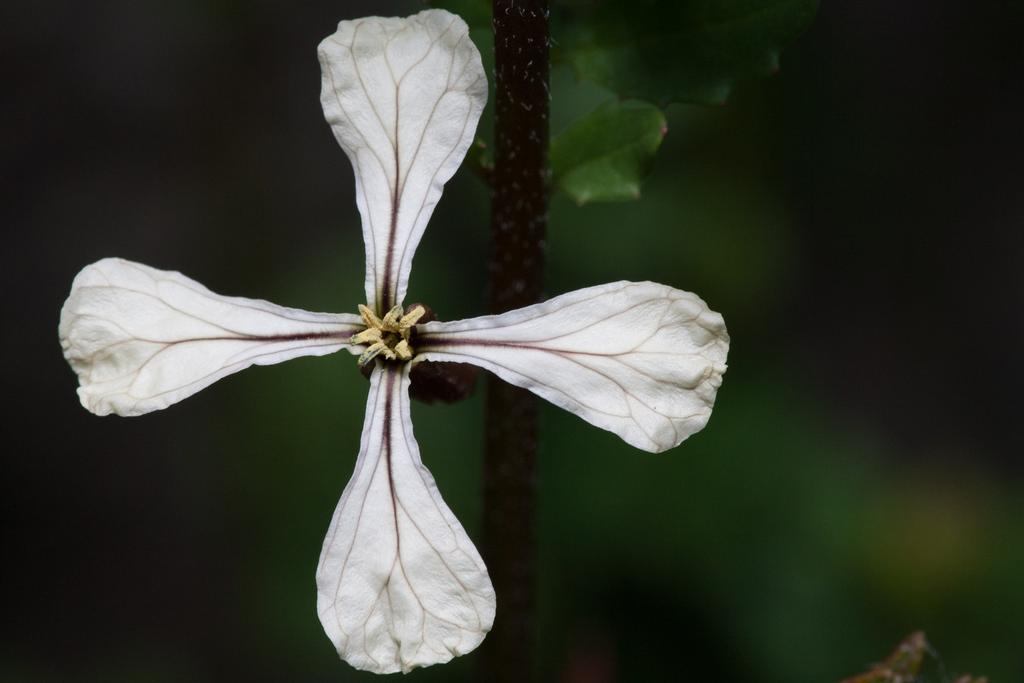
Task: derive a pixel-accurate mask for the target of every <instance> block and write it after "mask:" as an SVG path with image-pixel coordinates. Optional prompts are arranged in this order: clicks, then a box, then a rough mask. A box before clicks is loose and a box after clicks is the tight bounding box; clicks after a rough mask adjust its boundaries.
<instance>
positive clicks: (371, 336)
mask: <svg viewBox="0 0 1024 683" xmlns="http://www.w3.org/2000/svg"><path fill="white" fill-rule="evenodd" d="M425 313H426V309H424V308H423V306H419V305H415V306H411V307H410V308H409V312H408V313H405V312H404V311H403V310H402V307H401V306H395V307H394V308H392V309H391V310H390V311H388V312H387V315H385V316H384V317H383V318H378V317H377V314H376V313H374V312H373V311H371V310H370V309H369V308H367V307H366V306H362V305H360V306H359V315H360V316H361V317H362V318H363V324H365V325H366V329H365V330H363V331H362V332H360V333H359V334H356V335H353V336H352V337H351V338H350V339H349V343H350V344H365V345H366V350H365V351H363V353H362V355H360V356H359V364H360V365H366V364H367V363H369V362H370V361H371V360H373V359H374V358H376V357H377V356H384V358H387V359H388V360H398V361H406V360H409V359H410V358H412V347H411V346H410V345H409V338H410V337H411V336H412V330H413V328H414V327H416V323H417V322H418V321H419V319H420V318H422V317H423V315H424V314H425Z"/></svg>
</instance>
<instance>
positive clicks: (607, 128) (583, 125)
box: [551, 101, 667, 204]
mask: <svg viewBox="0 0 1024 683" xmlns="http://www.w3.org/2000/svg"><path fill="white" fill-rule="evenodd" d="M666 130H667V129H666V125H665V115H664V114H663V113H662V112H661V110H660V109H659V108H658V107H655V106H654V105H652V104H648V103H646V102H629V101H627V102H618V101H612V102H606V103H605V104H603V105H601V106H600V107H598V108H597V109H595V110H594V111H592V112H591V113H590V114H588V115H586V116H584V117H583V118H582V119H580V120H579V121H577V122H576V123H574V124H572V125H571V126H570V127H569V128H568V129H567V130H566V131H565V132H563V133H561V134H560V135H558V136H556V137H555V138H554V139H553V140H552V141H551V169H552V172H553V176H554V183H555V185H556V186H557V187H559V188H560V189H562V190H563V191H564V192H565V193H566V194H568V195H569V196H570V197H572V198H573V199H574V200H575V201H576V202H577V203H578V204H585V203H587V202H588V201H623V200H629V199H636V198H638V197H639V196H640V181H641V180H642V179H643V178H644V176H646V175H647V173H648V171H649V170H650V167H651V162H652V160H653V159H654V153H655V152H656V151H657V149H658V146H659V145H661V140H662V138H663V137H664V136H665V132H666Z"/></svg>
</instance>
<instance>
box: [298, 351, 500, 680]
mask: <svg viewBox="0 0 1024 683" xmlns="http://www.w3.org/2000/svg"><path fill="white" fill-rule="evenodd" d="M316 583H317V612H318V613H319V615H320V622H321V623H322V624H323V627H324V630H325V631H326V632H327V636H328V637H329V638H330V639H331V641H332V642H333V643H334V646H335V647H336V648H337V650H338V654H339V655H341V657H342V659H344V660H345V661H347V662H348V663H349V664H351V665H352V666H354V667H356V668H358V669H366V670H368V671H373V672H375V673H393V672H396V671H409V670H410V669H412V668H414V667H417V666H429V665H430V664H439V663H441V662H447V661H448V660H449V659H451V658H452V657H454V656H457V655H462V654H465V653H467V652H469V651H471V650H473V649H474V648H475V647H476V646H477V645H479V644H480V642H481V641H482V640H483V638H484V636H485V635H486V633H487V631H489V630H490V628H491V624H492V623H493V621H494V608H495V601H494V589H493V588H492V587H491V581H490V578H489V577H488V575H487V569H486V568H485V567H484V563H483V560H481V559H480V554H479V553H478V552H477V551H476V548H475V547H474V546H473V542H472V541H471V540H470V539H469V537H468V536H467V535H466V532H465V530H464V529H463V528H462V525H461V524H459V521H458V520H457V519H455V515H453V514H452V512H451V510H449V509H448V506H447V505H445V502H444V501H443V500H442V499H441V494H440V493H439V492H438V490H437V485H436V484H435V483H434V478H433V477H432V476H431V475H430V472H429V471H427V468H426V467H424V466H423V463H422V461H421V460H420V453H419V447H418V446H417V444H416V439H415V438H414V437H413V433H412V420H411V418H410V415H409V364H405V366H404V367H403V368H399V367H397V366H395V365H393V364H378V366H377V367H376V368H375V369H374V371H373V375H372V376H371V378H370V393H369V396H368V398H367V404H366V421H365V423H364V426H363V436H362V443H361V445H360V450H359V458H358V459H357V460H356V466H355V472H354V473H353V475H352V479H351V480H350V481H349V483H348V485H347V486H346V487H345V492H344V493H343V494H342V496H341V501H340V502H339V503H338V507H337V508H336V509H335V511H334V517H333V519H332V520H331V526H330V528H329V529H328V531H327V537H326V538H325V539H324V547H323V551H322V552H321V554H320V564H319V566H318V567H317V573H316Z"/></svg>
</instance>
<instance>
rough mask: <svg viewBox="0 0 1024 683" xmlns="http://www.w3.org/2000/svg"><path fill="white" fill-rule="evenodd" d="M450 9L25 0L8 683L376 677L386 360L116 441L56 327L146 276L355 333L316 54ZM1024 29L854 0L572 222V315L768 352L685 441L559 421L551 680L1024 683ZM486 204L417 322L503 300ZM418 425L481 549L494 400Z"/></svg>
mask: <svg viewBox="0 0 1024 683" xmlns="http://www.w3.org/2000/svg"><path fill="white" fill-rule="evenodd" d="M418 7H419V6H418V5H416V4H414V3H409V2H406V3H383V2H380V3H376V2H375V3H371V2H333V3H332V2H324V1H320V0H318V1H316V2H305V3H301V4H292V3H282V2H272V1H270V0H260V1H257V2H244V3H243V2H236V1H227V0H221V1H219V2H209V1H199V0H178V1H177V2H174V3H157V2H127V1H126V0H102V1H98V2H89V3H72V2H65V3H62V2H46V1H43V2H36V3H7V4H5V5H4V6H3V8H2V9H0V38H2V41H0V44H2V45H3V48H2V50H3V54H4V60H3V62H4V68H5V72H6V76H5V87H6V90H7V93H6V95H5V97H4V101H5V106H4V107H2V108H0V125H2V130H3V131H4V135H3V139H2V142H0V169H2V170H0V178H2V179H3V187H4V189H3V192H4V195H5V196H4V201H3V206H2V208H0V212H2V222H0V225H2V229H3V231H4V253H5V255H6V256H7V257H8V262H7V264H6V265H5V267H4V268H3V269H2V274H0V277H2V278H3V285H4V290H3V291H4V292H5V305H4V309H5V316H4V318H5V322H4V332H5V334H4V335H3V341H2V343H3V351H4V357H5V359H6V362H5V363H4V364H3V369H2V373H3V383H4V388H5V391H4V402H5V406H4V432H5V439H4V440H5V442H6V444H7V446H6V448H5V449H4V451H5V454H4V456H3V458H4V466H3V468H4V475H3V477H2V478H0V479H2V482H3V483H2V487H3V488H2V493H3V497H2V501H3V502H2V505H3V508H4V512H3V520H4V527H5V532H4V549H5V552H4V562H3V565H4V568H5V570H6V573H7V576H6V577H5V579H4V581H3V589H4V603H3V604H4V607H5V610H4V611H5V619H4V620H3V637H2V638H0V680H3V681H26V682H33V683H34V682H37V681H38V682H44V681H76V682H78V681H82V682H92V681H97V682H98V681H146V682H150V681H152V682H163V681H168V682H171V681H227V680H247V681H264V680H265V681H310V682H312V681H356V680H364V681H368V680H371V676H370V675H363V674H359V673H357V672H355V671H353V670H352V669H350V668H349V667H348V666H347V665H345V664H344V663H342V662H339V661H338V660H337V657H336V655H335V653H334V651H333V648H332V647H331V645H330V643H329V642H328V640H327V639H326V638H325V637H324V636H323V633H322V631H321V628H320V625H319V623H318V621H317V618H316V614H315V609H314V604H315V587H314V583H313V572H314V568H315V565H316V561H317V557H318V554H319V552H320V544H321V541H322V537H323V533H324V531H325V529H326V527H327V523H328V521H329V519H330V515H331V512H332V510H333V508H334V506H335V504H336V502H337V499H338V496H339V495H340V493H341V490H342V488H343V487H344V485H345V482H346V481H347V479H348V477H349V474H350V472H351V470H352V465H353V462H354V457H355V454H356V451H357V448H358V439H359V431H360V426H361V423H362V418H363V415H362V411H363V405H364V401H365V393H366V386H367V385H366V381H365V380H364V379H363V378H362V377H361V376H360V375H359V373H358V372H357V371H356V368H355V364H354V363H353V360H352V358H351V357H349V356H348V355H344V356H342V355H337V356H334V357H328V358H311V359H301V360H297V361H292V362H289V363H286V364H284V365H280V366H275V367H269V368H259V369H254V370H249V371H246V372H243V373H241V374H239V375H237V376H234V377H231V378H229V379H227V380H225V381H222V382H220V383H218V384H217V385H215V386H214V387H212V388H210V389H208V390H206V391H204V392H202V393H201V394H199V395H197V396H195V397H194V398H191V399H189V400H188V401H185V402H184V403H182V404H180V405H178V406H175V407H173V408H171V409H169V410H167V411H165V412H162V413H158V414H154V415H150V416H146V417H143V418H138V419H130V420H125V419H118V418H114V417H110V418H106V419H99V418H95V417H93V416H91V415H89V414H88V413H86V412H85V411H84V410H83V409H81V408H80V407H79V405H78V403H77V398H76V396H75V394H74V388H75V380H74V376H73V374H72V373H71V371H70V370H69V369H68V368H67V366H66V364H65V363H64V361H63V360H62V358H61V355H60V347H59V345H58V343H57V339H56V323H57V316H58V312H59V309H60V305H61V303H62V301H63V299H64V297H65V296H66V295H67V291H68V288H69V286H70V283H71V280H72V278H73V277H74V274H75V273H76V272H77V270H78V269H79V268H81V267H82V266H84V265H85V264H87V263H90V262H92V261H94V260H96V259H98V258H101V257H103V256H114V255H116V256H123V257H126V258H131V259H135V260H139V261H143V262H146V263H149V264H152V265H154V266H157V267H160V268H168V269H177V270H181V271H183V272H185V273H186V274H188V275H190V276H192V277H195V278H196V279H198V280H200V281H201V282H203V283H204V284H206V285H208V286H209V287H210V288H212V289H213V290H215V291H217V292H221V293H225V294H238V295H245V296H252V297H263V298H267V299H270V300H273V301H275V302H277V303H281V304H285V305H290V306H297V307H302V308H306V309H311V310H329V311H354V309H355V306H356V304H358V303H361V302H362V299H361V296H362V279H363V273H362V258H363V249H362V243H361V238H360V231H359V219H358V214H357V212H356V209H355V203H354V198H353V188H352V185H353V181H352V174H351V171H350V168H349V166H348V162H347V160H346V159H345V157H344V155H343V154H342V153H341V151H340V150H339V149H338V148H337V146H336V144H335V142H334V141H333V138H332V136H331V134H330V131H329V129H328V127H327V125H326V124H325V123H324V122H323V119H322V114H321V111H320V106H319V101H318V93H319V87H320V85H319V70H318V66H317V63H316V58H315V53H314V48H315V46H316V44H317V42H318V41H319V40H320V39H321V38H323V37H324V36H326V35H327V34H329V33H330V32H332V31H333V28H334V25H335V23H336V22H337V21H338V20H340V19H343V18H351V17H355V16H360V15H364V14H369V13H377V14H405V13H409V12H411V11H415V10H416V9H417V8H418ZM1022 29H1024V20H1022V12H1021V5H1020V3H1016V2H1010V1H1003V2H998V1H996V2H977V3H966V2H955V1H953V0H933V1H931V2H925V1H921V2H914V1H911V0H895V1H894V0H862V1H860V2H855V3H850V2H846V3H841V2H829V1H828V0H825V2H824V3H823V7H822V8H821V12H820V14H819V16H818V18H817V20H816V22H815V24H814V25H813V27H812V28H811V29H810V30H809V31H808V32H807V33H806V34H804V35H803V36H802V37H801V38H800V39H799V40H798V41H797V42H796V43H795V44H794V45H793V46H792V47H791V48H790V49H789V50H787V51H786V52H785V53H784V55H783V59H782V68H781V72H780V73H779V74H778V75H777V76H776V77H774V78H772V79H768V80H764V81H754V80H752V81H750V82H744V83H741V84H740V85H739V87H738V88H737V91H736V93H735V94H734V96H733V98H732V99H731V100H730V101H729V103H728V104H727V105H725V106H723V107H717V108H697V107H688V106H681V105H675V106H673V107H671V108H670V109H669V110H668V123H669V133H668V136H667V137H666V139H665V142H664V144H663V146H662V148H661V150H660V152H659V154H658V156H657V160H656V162H655V168H654V170H653V173H652V175H651V176H650V178H649V180H648V182H647V183H646V184H645V185H644V187H643V198H642V199H641V200H640V201H638V202H634V203H625V204H594V205H587V206H585V207H577V206H575V205H574V204H573V203H571V202H570V201H568V200H567V199H565V198H564V197H562V196H556V197H555V198H554V199H553V201H552V204H551V225H550V239H549V241H548V255H549V265H548V284H547V291H548V292H549V293H550V294H558V293H561V292H565V291H568V290H572V289H575V288H578V287H583V286H587V285H593V284H598V283H602V282H609V281H613V280H618V279H641V280H642V279H651V280H655V281H659V282H663V283H666V284H670V285H673V286H676V287H679V288H682V289H687V290H691V291H695V292H697V293H699V294H700V295H701V296H702V297H703V298H704V299H705V300H707V301H708V302H709V304H710V305H711V306H712V308H714V309H716V310H718V311H720V312H722V313H723V314H724V316H725V319H726V321H727V323H728V325H729V331H730V333H731V336H732V339H733V343H732V349H731V352H730V358H729V372H728V373H727V375H726V378H725V382H724V386H723V388H722V390H721V392H720V394H719V400H718V404H717V406H716V408H715V413H714V415H713V417H712V419H711V422H710V424H709V426H708V427H707V429H706V430H705V431H704V432H702V433H700V434H698V435H697V436H695V437H694V438H692V439H691V440H689V441H687V442H686V443H685V444H683V445H682V446H681V447H679V448H678V449H676V450H673V451H671V452H668V453H665V454H662V455H650V454H646V453H642V452H639V451H636V450H634V449H632V448H630V447H629V446H627V445H625V444H624V443H622V442H620V441H619V440H618V439H617V438H615V437H613V436H611V435H610V434H607V433H604V432H602V431H600V430H597V429H594V428H591V427H589V426H588V425H586V424H585V423H583V422H582V421H580V420H578V419H577V418H575V417H573V416H571V415H569V414H568V413H565V412H563V411H560V410H557V409H555V408H553V407H550V406H545V408H544V409H543V424H542V427H543V444H542V453H541V461H540V485H539V486H540V488H539V509H538V531H539V543H540V548H539V557H540V560H539V562H540V563H539V567H538V576H539V584H540V585H539V595H538V607H539V616H540V623H539V632H538V638H537V642H538V658H539V667H540V669H541V678H542V680H552V681H569V682H591V681H594V682H604V681H641V682H643V681H702V682H703V681H740V682H744V683H759V682H765V683H767V682H775V681H786V682H788V683H801V682H807V683H820V682H828V681H836V680H838V679H840V678H842V677H844V676H848V675H852V674H854V673H857V672H858V671H861V670H863V669H864V668H865V667H866V665H867V664H868V663H869V662H871V661H874V660H877V659H880V658H882V657H883V656H884V655H885V654H887V652H888V650H889V649H891V647H892V646H893V645H894V644H895V643H896V642H897V641H898V640H899V639H900V638H902V637H903V636H904V635H905V634H906V633H908V632H909V631H911V630H913V629H919V628H920V629H924V630H925V631H926V632H927V633H928V635H929V637H930V639H931V641H932V642H933V644H934V645H935V646H936V648H937V650H938V651H939V653H940V654H941V656H942V658H943V660H944V663H945V667H946V668H947V669H948V670H949V671H965V670H973V671H974V672H976V673H986V674H988V675H989V676H990V677H991V680H992V681H993V683H996V682H1001V683H1008V682H1014V681H1022V680H1024V650H1022V648H1021V644H1022V643H1024V575H1022V569H1024V496H1022V493H1024V476H1022V475H1024V469H1022V467H1021V464H1022V463H1021V459H1020V455H1021V453H1022V452H1024V436H1022V430H1021V428H1020V422H1021V414H1022V409H1024V401H1022V400H1021V394H1020V387H1021V385H1022V382H1024V360H1022V356H1021V346H1022V341H1024V328H1022V319H1021V314H1022V310H1024V306H1022V304H1024V277H1022V275H1021V266H1022V262H1024V261H1022V257H1024V238H1022V227H1024V193H1022V178H1024V171H1022V168H1024V164H1022V162H1024V154H1022V152H1024V136H1022V130H1021V121H1022V120H1024V87H1022V86H1024V77H1022V73H1024V50H1022V48H1021V43H1020V36H1021V35H1022ZM557 38H558V36H557V35H556V36H555V39H556V40H557ZM480 47H481V49H482V50H488V49H489V46H487V45H480ZM552 93H553V96H552V107H553V114H552V115H553V121H552V126H553V132H557V131H558V130H560V129H561V128H563V127H564V126H566V125H567V124H568V123H569V122H570V121H571V120H572V119H573V117H574V116H576V115H578V114H580V113H582V112H585V111H587V110H588V109H589V108H591V107H593V106H596V105H597V104H599V103H600V102H602V101H604V100H606V99H607V98H608V97H609V95H608V93H606V92H604V91H602V90H600V89H599V88H597V87H596V86H588V85H581V84H578V83H576V82H575V81H574V79H573V77H572V75H571V74H570V73H569V72H568V70H567V69H566V68H564V67H558V68H556V69H555V70H554V71H553V73H552ZM487 207H488V204H487V194H486V191H485V188H484V187H483V186H482V185H481V183H480V182H479V181H478V180H477V179H476V178H475V177H474V176H473V175H472V173H470V172H468V170H466V169H463V170H462V171H460V172H459V174H458V175H457V176H456V177H455V179H453V180H452V182H451V183H450V184H449V187H448V189H447V190H446V193H445V196H444V198H443V199H442V201H441V203H440V205H439V207H438V209H437V211H436V213H435V215H434V218H433V220H432V222H431V226H430V229H429V230H428V231H427V233H426V236H425V238H424V240H423V243H422V246H421V247H420V251H419V253H418V256H417V259H416V265H415V268H414V271H413V277H412V281H411V288H410V297H411V300H416V301H422V302H425V303H427V304H429V305H431V306H432V307H433V308H434V309H435V310H436V311H437V312H438V314H439V315H440V317H442V318H444V319H454V318H459V317H463V316H471V315H477V314H479V313H481V312H483V309H484V301H485V299H484V289H483V288H484V286H485V275H486V256H487V235H488V208H487ZM413 411H414V422H415V425H416V432H417V437H418V439H419V441H420V446H421V449H422V452H423V457H424V461H425V462H426V464H427V465H428V466H429V467H430V469H431V470H432V471H433V473H434V475H435V477H436V478H437V481H438V484H439V487H440V489H441V491H442V493H443V494H444V496H445V499H446V500H447V501H448V503H449V505H450V506H451V507H452V509H453V510H454V511H455V513H456V515H457V516H458V517H459V519H460V520H462V522H463V523H464V525H465V526H466V527H467V529H468V530H469V532H470V535H471V536H473V537H474V538H477V536H476V530H477V529H478V527H479V518H480V513H481V501H480V485H479V478H480V457H481V446H482V424H481V420H482V412H483V411H482V394H481V392H479V391H478V392H477V394H476V395H474V396H473V397H472V398H471V399H470V400H468V401H466V402H464V403H461V404H458V405H455V406H426V405H420V404H416V405H414V408H413ZM498 600H499V609H500V600H501V596H500V595H499V596H498ZM475 664H476V662H475V657H474V655H470V656H467V657H463V658H461V659H459V660H457V661H455V662H453V663H452V664H449V665H444V666H440V667H433V668H431V669H426V670H422V671H416V672H414V673H413V674H412V677H413V678H414V679H416V680H423V681H449V680H451V681H459V680H468V679H470V678H471V677H472V676H473V674H474V671H475Z"/></svg>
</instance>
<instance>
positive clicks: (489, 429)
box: [483, 0, 549, 683]
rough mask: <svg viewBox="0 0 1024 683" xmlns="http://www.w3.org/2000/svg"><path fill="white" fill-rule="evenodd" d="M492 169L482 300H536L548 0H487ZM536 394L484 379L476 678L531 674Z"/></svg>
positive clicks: (509, 305)
mask: <svg viewBox="0 0 1024 683" xmlns="http://www.w3.org/2000/svg"><path fill="white" fill-rule="evenodd" d="M493 9H494V62H495V83H496V97H495V125H494V140H495V150H494V172H493V176H492V185H491V259H490V269H489V277H490V286H489V296H490V300H489V307H490V312H491V313H502V312H504V311H508V310H511V309H514V308H520V307H522V306H527V305H529V304H532V303H536V302H537V301H539V300H540V298H541V293H542V290H543V286H544V245H545V233H546V230H547V218H548V191H549V190H548V186H549V182H548V181H549V172H548V71H549V58H548V2H547V0H493ZM537 447H538V435H537V398H536V397H535V396H534V395H533V394H531V393H529V392H528V391H525V390H523V389H519V388H517V387H513V386H511V385H509V384H506V383H505V382H502V381H501V380H499V379H498V378H497V377H494V376H493V375H491V376H489V377H488V382H487V401H486V425H485V451H484V523H483V548H484V556H485V558H486V560H487V566H488V569H489V571H490V574H491V580H492V581H493V583H494V589H495V592H496V593H497V598H498V611H497V617H496V619H495V622H494V628H493V629H492V631H491V633H490V635H489V636H488V638H487V640H486V641H485V644H484V656H483V668H484V680H486V681H488V682H492V681H493V682H495V683H505V682H506V681H507V682H509V683H511V682H513V681H515V682H522V681H530V680H532V679H533V656H532V653H533V648H534V640H535V626H534V558H535V550H534V545H535V542H534V524H535V522H534V507H535V505H534V500H535V497H536V493H535V488H536V486H535V483H536V472H537Z"/></svg>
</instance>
